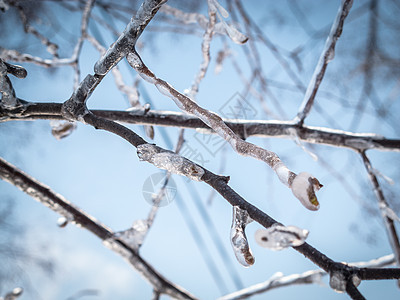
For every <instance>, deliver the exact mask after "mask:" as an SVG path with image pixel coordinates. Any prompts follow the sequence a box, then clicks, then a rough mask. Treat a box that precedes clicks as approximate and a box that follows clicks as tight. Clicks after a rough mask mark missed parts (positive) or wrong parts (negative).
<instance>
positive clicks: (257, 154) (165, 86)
mask: <svg viewBox="0 0 400 300" xmlns="http://www.w3.org/2000/svg"><path fill="white" fill-rule="evenodd" d="M127 60H128V62H129V64H130V65H131V66H132V68H134V69H135V70H136V71H137V72H138V73H139V74H140V75H141V76H142V77H143V79H145V80H146V81H148V82H149V83H152V84H154V85H155V86H156V87H157V89H158V90H159V91H160V92H161V93H162V94H164V95H166V96H168V97H170V98H171V99H172V100H173V101H174V102H175V104H176V105H177V106H178V107H179V108H180V109H181V110H183V111H185V112H187V113H189V114H193V115H195V116H197V117H198V118H199V119H200V120H202V121H203V122H204V123H205V124H206V125H207V126H209V127H210V128H212V129H213V130H214V131H215V132H216V133H217V134H218V135H219V136H221V137H222V138H223V139H225V140H226V141H227V142H228V143H229V144H230V145H231V146H232V148H233V149H234V150H235V151H236V152H237V153H238V154H241V155H243V156H250V157H253V158H256V159H258V160H261V161H263V162H265V163H266V164H268V165H269V166H270V167H271V168H272V169H273V170H274V171H275V173H276V174H277V176H278V178H279V180H280V181H281V182H282V183H283V184H285V185H286V186H287V187H289V188H290V189H292V191H293V193H294V195H295V196H296V197H297V198H298V199H299V200H300V201H301V203H302V204H303V205H304V206H305V207H306V208H308V209H310V210H318V209H319V203H318V201H317V198H316V197H315V192H316V191H317V190H318V189H319V187H320V185H319V183H318V180H316V179H315V178H314V177H312V176H310V177H308V178H305V180H302V184H301V185H296V186H295V187H296V190H294V189H293V186H292V183H294V180H295V179H296V177H297V175H296V174H295V173H293V172H292V171H290V170H289V169H288V168H287V167H286V166H285V164H284V163H283V162H282V161H281V159H280V158H279V157H278V155H276V154H275V153H274V152H272V151H269V150H266V149H264V148H261V147H259V146H257V145H255V144H252V143H249V142H246V141H244V140H242V139H241V138H240V137H239V136H238V135H237V134H235V132H233V131H232V129H230V128H229V127H228V126H227V125H226V124H225V123H224V121H223V120H222V119H221V117H220V116H218V115H217V114H215V113H212V112H210V111H208V110H206V109H204V108H202V107H200V106H199V105H197V104H196V102H194V101H193V100H192V99H190V98H189V97H187V96H185V95H184V94H182V93H180V92H178V91H177V90H176V89H174V88H173V87H172V86H171V85H170V84H169V83H167V82H166V81H164V80H162V79H160V78H158V77H156V76H155V75H154V73H153V72H151V71H150V70H149V69H148V68H147V66H146V65H145V64H144V63H143V61H142V59H141V58H140V57H139V55H138V54H137V53H136V52H131V53H129V54H128V55H127ZM303 174H306V173H303ZM315 180H316V181H315ZM317 183H318V184H317ZM299 196H300V197H299ZM304 196H306V197H304Z"/></svg>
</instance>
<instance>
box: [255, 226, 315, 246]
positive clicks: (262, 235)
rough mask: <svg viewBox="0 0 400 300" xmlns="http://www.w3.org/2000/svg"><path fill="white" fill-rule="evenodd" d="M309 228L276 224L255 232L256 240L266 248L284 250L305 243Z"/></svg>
mask: <svg viewBox="0 0 400 300" xmlns="http://www.w3.org/2000/svg"><path fill="white" fill-rule="evenodd" d="M307 236H308V230H306V229H300V228H298V227H296V226H283V225H281V224H274V225H272V226H271V227H269V228H267V229H259V230H257V231H256V233H255V239H256V242H257V243H258V244H259V245H260V246H261V247H264V248H269V249H272V250H282V249H284V248H287V247H296V246H300V245H302V244H303V243H304V241H305V240H306V238H307Z"/></svg>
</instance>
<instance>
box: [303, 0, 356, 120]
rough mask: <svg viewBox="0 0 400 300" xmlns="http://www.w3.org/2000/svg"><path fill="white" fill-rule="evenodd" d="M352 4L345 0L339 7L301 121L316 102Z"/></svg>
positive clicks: (304, 102) (305, 101) (304, 105)
mask: <svg viewBox="0 0 400 300" xmlns="http://www.w3.org/2000/svg"><path fill="white" fill-rule="evenodd" d="M352 5H353V1H352V0H343V1H342V3H341V5H340V7H339V10H338V12H337V15H336V18H335V21H334V22H333V24H332V26H331V31H330V33H329V35H328V38H327V39H326V42H325V46H324V49H323V50H322V53H321V55H320V57H319V60H318V63H317V66H316V67H315V69H314V73H313V75H312V77H311V80H310V83H309V84H308V87H307V90H306V92H305V94H304V98H303V102H302V103H301V106H300V109H299V112H298V114H297V119H298V120H300V121H301V122H303V121H304V119H305V118H306V117H307V115H308V114H309V112H310V110H311V107H312V105H313V104H314V99H315V96H316V94H317V91H318V88H319V86H320V84H321V82H322V79H323V78H324V75H325V71H326V68H327V65H328V63H329V62H330V61H332V59H333V58H334V57H335V46H336V42H337V40H338V39H339V37H340V35H341V34H342V30H343V24H344V20H345V19H346V17H347V15H348V14H349V12H350V9H351V6H352Z"/></svg>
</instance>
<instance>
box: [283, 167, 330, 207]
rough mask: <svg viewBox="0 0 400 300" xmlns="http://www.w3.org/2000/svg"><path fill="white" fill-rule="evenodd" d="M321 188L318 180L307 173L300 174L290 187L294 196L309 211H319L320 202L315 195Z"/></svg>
mask: <svg viewBox="0 0 400 300" xmlns="http://www.w3.org/2000/svg"><path fill="white" fill-rule="evenodd" d="M321 187H322V184H321V183H319V181H318V179H316V178H315V177H313V176H312V175H311V174H310V173H307V172H302V173H300V174H298V175H297V176H296V177H295V178H294V179H293V182H292V184H291V186H290V188H291V189H292V193H293V195H295V196H296V198H297V199H299V200H300V202H301V204H303V205H304V206H305V207H306V208H308V209H309V210H318V209H319V202H318V200H317V196H316V195H315V193H316V192H317V191H318V190H319V189H320V188H321Z"/></svg>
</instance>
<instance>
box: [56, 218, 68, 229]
mask: <svg viewBox="0 0 400 300" xmlns="http://www.w3.org/2000/svg"><path fill="white" fill-rule="evenodd" d="M57 225H58V227H61V228H63V227H65V226H67V225H68V219H67V218H66V217H59V218H58V220H57Z"/></svg>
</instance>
